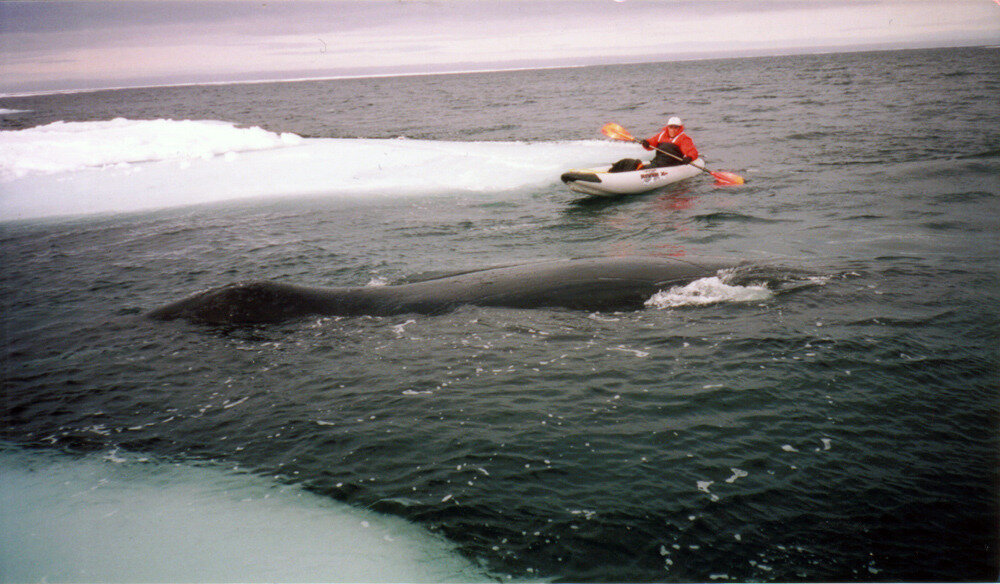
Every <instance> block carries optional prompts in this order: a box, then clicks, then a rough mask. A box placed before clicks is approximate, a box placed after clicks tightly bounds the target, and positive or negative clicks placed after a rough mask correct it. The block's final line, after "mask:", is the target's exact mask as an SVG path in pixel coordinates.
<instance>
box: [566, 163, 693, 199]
mask: <svg viewBox="0 0 1000 584" xmlns="http://www.w3.org/2000/svg"><path fill="white" fill-rule="evenodd" d="M704 166H705V161H704V160H702V159H701V158H698V159H696V160H694V161H693V162H691V163H690V164H681V165H678V166H664V167H659V168H641V169H639V170H630V171H626V172H608V171H609V170H611V167H610V166H603V167H601V168H585V169H580V170H570V171H567V172H564V173H563V175H562V177H561V178H562V181H563V182H564V183H566V186H568V187H569V188H570V189H572V190H574V191H576V192H578V193H584V194H587V195H597V196H603V197H612V196H615V195H628V194H635V193H645V192H646V191H651V190H653V189H658V188H660V187H665V186H667V185H669V184H673V183H675V182H677V181H682V180H685V179H689V178H692V177H695V176H698V175H699V174H701V173H702V170H701V169H702V168H704Z"/></svg>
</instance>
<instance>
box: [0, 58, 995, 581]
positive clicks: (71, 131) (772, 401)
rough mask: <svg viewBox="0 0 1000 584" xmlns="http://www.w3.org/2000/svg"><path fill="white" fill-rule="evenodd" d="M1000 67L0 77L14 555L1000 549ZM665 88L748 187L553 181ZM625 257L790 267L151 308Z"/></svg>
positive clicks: (721, 569)
mask: <svg viewBox="0 0 1000 584" xmlns="http://www.w3.org/2000/svg"><path fill="white" fill-rule="evenodd" d="M998 70H1000V52H998V51H997V50H996V49H993V48H968V49H938V50H922V51H897V52H875V53H852V54H828V55H804V56H785V57H772V58H754V59H730V60H715V61H692V62H679V63H649V64H639V65H629V66H607V67H584V68H572V69H548V70H534V71H514V72H494V73H480V74H466V75H441V76H417V77H396V78H372V79H345V80H329V81H310V82H297V83H272V84H267V83H261V84H248V85H209V86H188V87H161V88H148V89H133V90H119V91H104V92H93V93H75V94H60V95H40V96H21V97H6V98H2V99H0V130H2V131H0V154H2V156H0V159H2V160H0V219H2V221H3V222H2V223H0V259H2V264H3V270H2V272H0V274H2V276H0V282H2V284H0V285H2V297H3V326H2V329H0V330H2V333H0V334H2V339H3V341H2V349H3V356H2V358H0V359H2V361H0V362H2V364H3V366H2V379H3V399H2V401H0V406H2V411H3V425H2V435H0V438H2V439H3V452H2V455H0V469H2V471H0V494H2V496H3V502H4V503H3V514H2V517H0V521H2V522H3V529H2V530H0V531H2V533H3V534H4V536H3V541H2V542H0V579H2V580H5V581H23V580H37V579H42V578H49V579H61V580H66V579H68V580H87V581H93V580H106V581H125V580H130V581H134V580H141V581H152V580H220V579H221V580H246V581H257V580H270V581H273V580H347V581H386V580H388V581H398V580H404V579H406V580H408V579H420V580H430V581H435V580H437V581H446V580H483V581H490V580H500V581H507V580H517V581H521V580H530V581H537V580H541V581H692V580H697V581H718V582H724V581H746V580H753V581H900V580H917V581H920V580H943V581H955V580H996V579H997V577H998V552H997V543H998V537H1000V536H998V525H1000V523H998V521H1000V519H998V492H1000V487H998V484H1000V481H998V464H997V461H998V454H1000V430H998V406H1000V401H998V393H1000V388H998V385H1000V383H998V382H1000V377H998V372H1000V369H998V364H1000V345H998V339H1000V336H998V334H1000V319H998V317H997V308H998V306H1000V237H998V233H1000V180H998V177H1000V110H998V109H997V107H996V103H997V101H998V98H1000V79H998V78H997V76H996V71H998ZM673 114H677V115H680V116H682V117H684V119H685V121H686V122H687V127H688V132H689V134H690V135H691V136H692V137H693V138H694V140H695V142H696V144H697V145H698V147H699V149H700V150H701V151H702V153H703V155H704V157H705V158H706V159H707V161H708V164H709V167H710V168H716V169H720V170H727V171H732V172H737V173H739V174H741V175H743V176H745V177H746V178H747V181H748V182H747V184H746V185H744V186H742V187H726V188H723V187H717V186H714V185H713V183H712V181H711V179H710V178H708V177H703V178H696V179H692V180H689V181H686V182H684V183H681V184H677V185H674V186H673V187H670V188H667V189H664V190H661V191H656V192H653V193H649V194H646V195H639V196H632V197H628V198H623V199H619V200H611V201H598V202H594V201H589V200H584V199H582V198H581V197H580V196H579V195H577V194H574V193H572V192H570V191H569V190H568V189H566V188H565V186H564V185H563V184H561V183H560V181H559V178H558V177H559V174H561V172H563V171H564V170H566V169H569V168H578V167H585V166H589V165H594V164H599V163H606V162H610V161H613V160H616V159H618V158H622V157H625V156H636V155H640V154H642V152H641V151H640V150H639V149H638V148H637V147H635V146H633V145H630V144H624V143H612V142H609V141H607V140H605V139H603V138H602V137H601V136H600V134H599V133H598V131H597V130H598V128H599V127H600V126H601V125H602V124H603V123H605V122H608V121H615V122H618V123H620V124H622V125H624V126H625V127H626V128H628V129H629V130H631V131H632V132H633V133H634V134H636V135H639V136H643V135H648V134H652V133H653V132H654V131H655V130H657V129H659V127H660V125H661V124H662V123H664V120H665V118H666V117H667V116H669V115H673ZM629 255H643V256H669V257H697V256H714V257H723V258H733V259H734V260H742V261H747V262H750V263H752V264H754V265H756V266H760V267H761V268H762V269H773V270H778V271H780V272H781V273H786V274H792V273H794V274H796V275H797V278H798V280H799V281H800V282H802V285H799V286H795V287H793V288H791V289H786V290H772V289H768V288H767V287H766V286H765V285H764V284H765V283H764V282H761V283H758V285H754V284H748V285H745V286H734V285H730V284H727V283H726V281H725V279H724V278H721V279H720V278H707V279H704V280H700V281H698V282H695V283H694V284H692V285H691V286H689V287H686V288H677V289H671V290H664V291H661V293H660V294H658V295H657V297H656V299H655V301H654V302H651V305H650V306H649V307H647V308H646V309H644V310H640V311H636V312H627V313H585V312H576V311H571V310H550V309H546V310H514V309H502V308H477V307H463V308H460V309H458V310H455V311H453V312H451V313H448V314H444V315H437V316H420V315H400V316H395V317H378V318H376V317H354V318H319V317H315V318H306V319H301V320H296V321H290V322H286V323H282V324H278V325H268V326H258V327H242V328H240V327H237V328H233V327H209V326H203V325H197V324H191V323H185V322H166V323H165V322H154V321H151V320H149V319H147V318H145V316H144V314H145V313H146V312H148V311H149V310H152V309H153V308H156V307H158V306H161V305H163V304H166V303H168V302H172V301H174V300H177V299H179V298H181V297H184V296H187V295H189V294H190V293H193V292H195V291H198V290H202V289H205V288H208V287H212V286H216V285H222V284H226V283H230V282H233V281H238V280H244V279H261V278H263V279H274V280H280V281H285V282H293V283H301V284H310V285H372V286H375V285H383V284H386V283H391V282H395V281H399V280H402V279H406V278H415V277H420V276H422V275H428V274H440V273H446V272H449V271H460V270H467V269H474V268H477V267H483V266H493V265H504V264H512V263H527V262H531V261H537V260H544V259H556V258H569V257H594V256H600V257H616V256H629ZM234 524H235V525H245V526H246V528H245V529H233V525H234ZM326 536H329V537H330V540H329V542H327V541H326V540H325V539H323V538H324V537H326ZM94 541H97V542H100V545H97V544H94V543H87V542H94ZM193 542H194V543H193ZM248 549H252V550H255V553H254V554H248V553H247V551H246V550H248ZM206 550H209V551H206ZM151 557H156V558H158V559H159V560H162V559H163V558H167V559H168V560H169V559H171V558H175V559H180V558H183V559H184V561H178V562H173V563H171V562H169V561H167V562H164V561H158V562H151V561H150V558H151ZM401 574H403V575H401ZM407 575H410V576H407Z"/></svg>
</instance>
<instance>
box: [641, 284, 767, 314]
mask: <svg viewBox="0 0 1000 584" xmlns="http://www.w3.org/2000/svg"><path fill="white" fill-rule="evenodd" d="M772 296H774V293H773V292H771V291H770V290H768V289H767V286H763V285H748V286H734V285H730V284H726V283H725V282H724V281H723V280H722V279H721V278H719V277H718V276H711V277H709V278H701V279H699V280H695V281H694V282H691V283H690V284H687V285H686V286H674V287H673V288H670V289H669V290H661V291H660V292H657V293H656V294H654V295H653V296H652V297H651V298H650V299H649V300H647V301H646V306H648V307H650V308H674V307H677V306H702V305H705V304H715V303H718V302H753V301H759V300H766V299H768V298H771V297H772Z"/></svg>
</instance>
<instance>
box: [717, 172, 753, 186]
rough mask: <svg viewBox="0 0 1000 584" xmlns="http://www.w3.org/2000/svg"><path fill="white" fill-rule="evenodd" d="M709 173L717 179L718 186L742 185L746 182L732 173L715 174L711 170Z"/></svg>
mask: <svg viewBox="0 0 1000 584" xmlns="http://www.w3.org/2000/svg"><path fill="white" fill-rule="evenodd" d="M708 172H709V174H711V175H712V176H714V177H715V181H716V182H715V184H717V185H741V184H744V183H745V182H746V181H745V180H743V177H742V176H740V175H738V174H735V173H732V172H713V171H711V170H710V171H708Z"/></svg>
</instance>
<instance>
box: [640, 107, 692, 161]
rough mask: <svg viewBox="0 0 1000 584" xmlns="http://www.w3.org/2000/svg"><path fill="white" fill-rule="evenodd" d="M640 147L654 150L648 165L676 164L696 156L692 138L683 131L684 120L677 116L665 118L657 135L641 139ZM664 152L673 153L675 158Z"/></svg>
mask: <svg viewBox="0 0 1000 584" xmlns="http://www.w3.org/2000/svg"><path fill="white" fill-rule="evenodd" d="M642 147H643V148H645V149H646V150H656V156H654V157H653V160H651V161H650V162H649V165H648V166H649V167H658V166H678V165H681V164H688V163H689V162H691V161H692V160H695V159H697V158H698V149H697V148H695V147H694V140H692V139H691V137H690V136H688V135H687V134H685V133H684V122H682V121H681V119H680V118H678V117H677V116H673V117H672V118H670V119H669V120H667V125H666V126H664V127H663V129H662V130H660V132H659V133H658V134H657V135H655V136H653V137H652V138H649V139H647V140H643V141H642ZM660 150H662V151H663V152H660ZM664 152H666V153H668V154H673V156H676V157H677V158H674V157H673V156H668V155H667V154H664Z"/></svg>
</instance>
